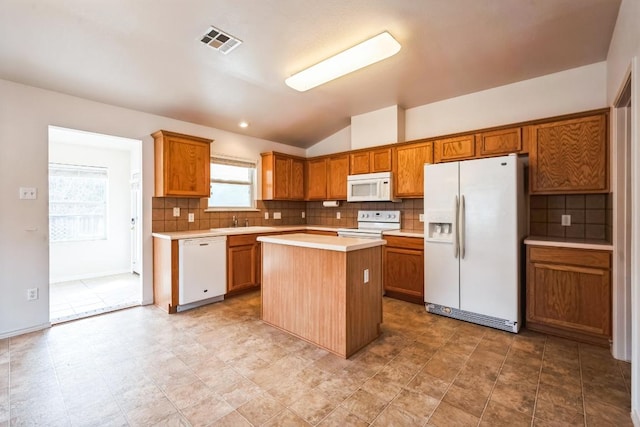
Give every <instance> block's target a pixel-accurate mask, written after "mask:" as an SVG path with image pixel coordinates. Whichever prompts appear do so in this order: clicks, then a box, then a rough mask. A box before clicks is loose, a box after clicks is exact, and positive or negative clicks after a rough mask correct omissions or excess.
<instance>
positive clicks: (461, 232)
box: [458, 194, 465, 259]
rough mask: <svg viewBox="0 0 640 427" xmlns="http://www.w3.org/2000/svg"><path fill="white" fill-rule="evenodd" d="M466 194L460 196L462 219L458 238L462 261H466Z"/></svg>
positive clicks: (459, 222) (459, 221)
mask: <svg viewBox="0 0 640 427" xmlns="http://www.w3.org/2000/svg"><path fill="white" fill-rule="evenodd" d="M464 216H465V207H464V194H463V195H461V196H460V218H459V219H458V227H459V230H458V238H459V239H460V259H464Z"/></svg>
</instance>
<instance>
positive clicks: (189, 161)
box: [153, 131, 211, 197]
mask: <svg viewBox="0 0 640 427" xmlns="http://www.w3.org/2000/svg"><path fill="white" fill-rule="evenodd" d="M153 137H154V140H155V174H156V177H155V195H156V196H157V197H166V196H177V197H209V183H210V182H209V181H210V179H209V177H210V171H211V169H210V168H211V166H210V156H211V155H210V148H209V144H210V142H211V141H210V140H206V139H202V138H197V137H190V136H188V135H181V134H176V133H173V132H167V131H158V132H156V133H154V134H153Z"/></svg>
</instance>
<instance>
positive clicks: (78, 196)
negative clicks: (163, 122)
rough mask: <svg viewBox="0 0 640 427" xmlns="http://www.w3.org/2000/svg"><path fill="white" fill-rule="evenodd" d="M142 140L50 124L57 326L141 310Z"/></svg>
mask: <svg viewBox="0 0 640 427" xmlns="http://www.w3.org/2000/svg"><path fill="white" fill-rule="evenodd" d="M140 170H141V141H138V140H130V139H126V138H120V137H114V136H109V135H101V134H95V133H89V132H84V131H79V130H73V129H65V128H59V127H53V126H50V127H49V283H50V285H49V287H50V292H49V294H50V299H49V302H50V307H49V308H50V321H51V323H60V322H64V321H68V320H74V319H78V318H82V317H87V316H92V315H95V314H101V313H104V312H107V311H113V310H118V309H121V308H125V307H130V306H134V305H139V304H140V302H141V296H142V281H141V275H140V273H141V268H140V258H141V255H140V253H141V251H140V241H141V239H140V234H141V233H140V230H141V223H140V219H141V215H140V213H139V212H140V206H141V204H142V200H141V191H140V184H141V180H140V173H139V171H140Z"/></svg>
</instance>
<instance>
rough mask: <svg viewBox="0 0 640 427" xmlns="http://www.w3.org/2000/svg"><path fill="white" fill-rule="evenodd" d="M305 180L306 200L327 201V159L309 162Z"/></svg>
mask: <svg viewBox="0 0 640 427" xmlns="http://www.w3.org/2000/svg"><path fill="white" fill-rule="evenodd" d="M305 178H306V179H305V200H325V199H326V198H327V159H326V158H323V159H313V160H308V161H307V168H306V175H305Z"/></svg>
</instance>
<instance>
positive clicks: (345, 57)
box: [284, 31, 401, 92]
mask: <svg viewBox="0 0 640 427" xmlns="http://www.w3.org/2000/svg"><path fill="white" fill-rule="evenodd" d="M400 47H401V46H400V43H398V42H397V41H396V39H394V38H393V36H392V35H391V34H389V33H388V32H386V31H385V32H384V33H382V34H378V35H377V36H375V37H373V38H371V39H369V40H366V41H364V42H362V43H360V44H357V45H355V46H353V47H351V48H349V49H347V50H345V51H342V52H340V53H339V54H337V55H334V56H332V57H331V58H327V59H325V60H324V61H322V62H319V63H317V64H316V65H313V66H311V67H309V68H307V69H306V70H302V71H300V72H299V73H297V74H294V75H293V76H291V77H289V78H288V79H286V80H285V81H284V82H285V83H286V84H287V86H289V87H292V88H293V89H295V90H299V91H300V92H304V91H306V90H309V89H311V88H314V87H316V86H320V85H321V84H323V83H326V82H328V81H331V80H333V79H337V78H338V77H342V76H344V75H345V74H349V73H351V72H353V71H356V70H359V69H360V68H364V67H366V66H367V65H371V64H373V63H376V62H378V61H382V60H383V59H386V58H388V57H390V56H393V55H395V54H396V53H398V51H400Z"/></svg>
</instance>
